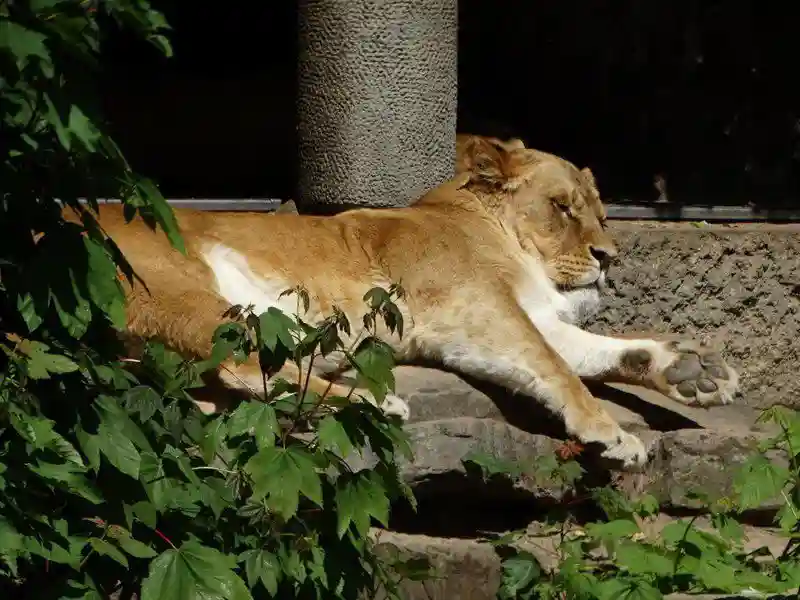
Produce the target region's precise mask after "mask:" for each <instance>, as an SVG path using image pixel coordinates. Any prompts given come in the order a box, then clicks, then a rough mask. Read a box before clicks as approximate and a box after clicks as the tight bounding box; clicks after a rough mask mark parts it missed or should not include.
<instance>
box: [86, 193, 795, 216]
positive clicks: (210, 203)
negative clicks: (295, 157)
mask: <svg viewBox="0 0 800 600" xmlns="http://www.w3.org/2000/svg"><path fill="white" fill-rule="evenodd" d="M98 202H99V203H101V204H104V203H118V202H119V200H115V199H100V200H98ZM167 202H169V203H170V204H171V205H172V206H175V207H186V208H197V209H200V210H228V211H253V212H271V211H274V210H275V209H277V208H278V206H280V204H281V200H280V199H278V198H168V199H167ZM606 208H607V210H608V218H609V219H613V220H642V221H648V220H659V221H708V222H715V221H716V222H749V221H769V222H777V221H783V222H800V209H761V208H756V207H751V206H679V205H675V204H666V203H665V204H606Z"/></svg>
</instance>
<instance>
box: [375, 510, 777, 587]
mask: <svg viewBox="0 0 800 600" xmlns="http://www.w3.org/2000/svg"><path fill="white" fill-rule="evenodd" d="M674 521H675V519H674V518H671V517H668V516H666V515H659V516H657V517H656V518H655V519H654V520H653V521H652V522H648V523H646V524H645V525H644V526H643V533H644V534H645V535H646V536H648V537H655V536H657V535H658V534H659V532H660V531H661V530H662V529H663V528H664V526H666V525H667V524H669V523H671V522H674ZM696 525H697V527H698V528H700V529H709V528H710V526H709V524H708V522H707V521H706V520H703V519H699V520H698V522H697V523H696ZM535 529H536V525H535V524H534V525H532V527H531V528H529V530H530V531H531V537H523V538H522V539H521V540H520V543H519V545H520V547H521V548H524V549H525V550H527V551H529V552H531V553H532V554H533V555H534V556H536V558H537V559H538V560H539V561H540V563H541V564H542V566H543V567H544V568H545V569H553V568H555V566H556V564H557V563H556V561H555V560H554V552H555V549H556V548H557V544H558V538H557V536H549V537H541V536H536V537H533V535H535V533H534V531H535ZM744 529H745V535H746V540H745V542H744V548H745V550H746V551H753V550H755V549H757V548H760V547H762V546H766V547H767V548H769V549H770V551H771V552H772V553H773V555H777V554H778V553H780V551H781V550H782V549H783V547H784V546H785V544H786V538H784V537H782V536H780V535H778V534H776V533H775V532H773V531H770V530H763V529H759V528H755V527H750V526H746V525H745V526H744ZM372 535H373V538H374V539H375V540H376V541H377V542H378V551H379V552H380V553H382V554H383V555H384V556H387V555H388V553H389V552H392V553H393V554H395V555H396V556H397V557H401V558H404V559H408V558H419V557H426V558H427V559H428V560H429V561H430V563H431V566H432V567H433V570H434V577H433V578H431V579H430V580H427V581H425V582H410V581H406V582H404V583H403V584H402V588H403V591H404V592H405V594H406V597H407V599H408V600H417V599H419V600H439V599H441V600H451V599H454V598H459V599H462V598H466V599H470V600H495V598H496V594H497V590H498V588H499V586H500V581H501V569H502V567H501V560H500V557H499V556H498V555H497V553H496V552H495V550H494V548H493V547H492V545H491V544H489V543H486V542H480V541H477V540H465V539H454V538H443V537H433V536H428V535H409V534H404V533H397V532H393V531H386V530H378V529H375V530H373V532H372ZM390 548H391V549H390ZM379 597H380V596H379ZM667 597H668V598H671V599H674V600H689V599H691V598H696V599H697V600H711V599H716V598H720V599H721V598H728V599H731V600H733V599H734V598H738V596H716V595H699V596H691V595H683V594H674V595H670V596H667ZM772 598H774V599H775V600H777V599H778V598H780V596H773V597H772Z"/></svg>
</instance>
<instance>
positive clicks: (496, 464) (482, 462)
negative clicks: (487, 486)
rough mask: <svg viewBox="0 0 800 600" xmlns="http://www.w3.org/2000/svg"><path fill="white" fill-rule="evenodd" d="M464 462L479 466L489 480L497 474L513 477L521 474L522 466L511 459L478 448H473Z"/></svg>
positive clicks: (466, 464) (467, 464) (484, 476)
mask: <svg viewBox="0 0 800 600" xmlns="http://www.w3.org/2000/svg"><path fill="white" fill-rule="evenodd" d="M462 463H464V466H465V467H467V466H469V465H474V466H475V467H477V468H478V469H479V470H480V472H481V475H482V476H483V478H484V480H488V479H490V478H491V477H495V476H498V475H499V476H508V477H511V478H512V479H513V478H515V477H519V476H520V474H521V469H520V466H519V465H518V464H517V463H516V462H514V461H511V460H504V459H502V458H500V457H498V456H495V455H493V454H489V453H487V452H481V451H478V450H471V451H470V452H468V453H467V455H466V456H464V458H463V459H462Z"/></svg>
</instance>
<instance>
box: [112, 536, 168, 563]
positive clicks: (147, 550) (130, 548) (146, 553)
mask: <svg viewBox="0 0 800 600" xmlns="http://www.w3.org/2000/svg"><path fill="white" fill-rule="evenodd" d="M116 541H117V543H118V544H119V547H120V548H122V549H123V550H124V551H125V552H127V553H128V554H130V555H131V556H133V557H135V558H153V557H154V556H157V555H158V552H156V551H155V550H153V549H152V548H151V547H150V546H148V545H147V544H143V543H142V542H140V541H139V540H136V539H134V538H132V537H130V536H129V535H127V536H125V535H124V536H121V537H119V538H117V540H116Z"/></svg>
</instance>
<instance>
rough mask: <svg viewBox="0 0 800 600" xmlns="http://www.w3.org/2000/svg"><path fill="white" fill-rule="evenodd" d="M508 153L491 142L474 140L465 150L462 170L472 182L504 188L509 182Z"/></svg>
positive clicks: (480, 139) (479, 139) (481, 139)
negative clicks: (469, 176)
mask: <svg viewBox="0 0 800 600" xmlns="http://www.w3.org/2000/svg"><path fill="white" fill-rule="evenodd" d="M509 167H510V165H509V154H508V151H507V150H506V149H505V148H504V147H503V146H500V145H498V144H496V143H493V141H491V140H487V139H483V138H473V139H472V140H470V141H469V143H468V144H467V146H466V147H465V148H464V152H463V155H462V170H464V171H467V172H469V173H470V174H471V175H472V181H473V182H475V183H479V184H483V185H486V186H488V187H492V188H504V187H506V186H507V184H508V182H509V175H510V173H509Z"/></svg>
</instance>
